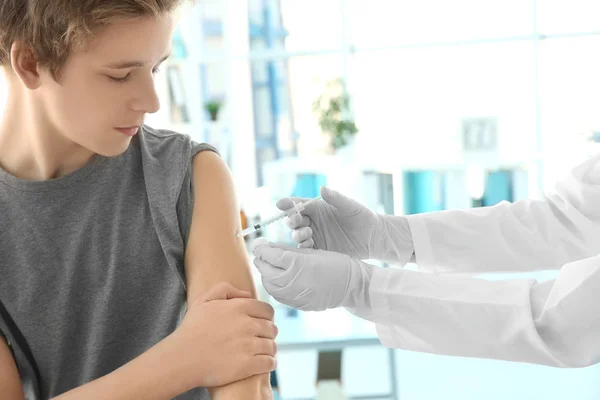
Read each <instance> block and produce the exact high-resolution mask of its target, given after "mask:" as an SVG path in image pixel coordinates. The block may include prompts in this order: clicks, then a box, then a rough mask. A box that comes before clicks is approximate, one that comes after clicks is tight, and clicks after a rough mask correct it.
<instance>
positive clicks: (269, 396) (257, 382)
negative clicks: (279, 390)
mask: <svg viewBox="0 0 600 400" xmlns="http://www.w3.org/2000/svg"><path fill="white" fill-rule="evenodd" d="M210 395H211V398H212V399H213V400H238V399H245V400H273V390H272V389H271V376H270V374H262V375H255V376H253V377H251V378H248V379H244V380H243V381H239V382H234V383H232V384H230V385H227V386H221V387H218V388H213V389H210Z"/></svg>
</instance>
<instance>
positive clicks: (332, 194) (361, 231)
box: [277, 187, 413, 265]
mask: <svg viewBox="0 0 600 400" xmlns="http://www.w3.org/2000/svg"><path fill="white" fill-rule="evenodd" d="M321 196H323V201H317V202H314V203H312V204H309V205H308V206H307V207H306V209H305V210H304V211H302V213H301V214H302V216H300V215H298V214H293V215H292V216H290V217H289V218H288V219H287V220H286V223H287V225H288V227H290V228H291V229H292V230H293V232H292V239H293V240H294V241H296V242H297V243H298V247H299V248H314V249H321V250H329V251H335V252H339V253H343V254H347V255H349V256H350V257H352V258H357V259H361V260H364V259H378V260H382V261H388V262H391V263H396V264H399V265H404V264H405V263H407V262H408V261H409V260H410V258H411V256H412V254H413V242H412V237H411V233H410V228H409V226H408V221H407V220H406V218H404V217H397V216H393V215H382V214H377V213H375V212H373V211H371V210H370V209H368V208H367V207H365V206H364V205H362V204H360V203H359V202H357V201H355V200H352V199H350V198H348V197H346V196H344V195H343V194H341V193H339V192H336V191H334V190H332V189H329V188H327V187H323V188H322V189H321ZM307 200H308V199H301V198H289V197H288V198H283V199H281V200H279V201H278V202H277V207H278V208H279V209H281V210H283V211H285V210H288V209H290V208H292V207H293V206H294V204H293V202H304V201H307Z"/></svg>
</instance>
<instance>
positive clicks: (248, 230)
mask: <svg viewBox="0 0 600 400" xmlns="http://www.w3.org/2000/svg"><path fill="white" fill-rule="evenodd" d="M321 199H322V197H321V196H318V197H315V198H314V199H310V200H308V201H305V202H304V203H295V202H293V204H294V207H292V208H290V209H289V210H286V211H282V212H281V213H279V214H277V215H275V216H274V217H271V218H269V219H267V220H264V221H261V222H259V223H257V224H254V225H252V226H250V227H248V228H246V229H244V230H243V231H241V232H240V233H238V234H237V237H244V236H247V235H249V234H251V233H254V232H256V231H259V230H261V229H262V228H264V227H265V226H268V225H271V224H272V223H274V222H277V221H279V220H280V219H283V218H285V217H288V216H290V215H292V214H295V213H298V214H299V213H300V212H301V211H304V210H305V209H306V206H308V205H309V204H311V203H313V202H315V201H317V200H321Z"/></svg>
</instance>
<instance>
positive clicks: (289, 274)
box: [253, 259, 297, 288]
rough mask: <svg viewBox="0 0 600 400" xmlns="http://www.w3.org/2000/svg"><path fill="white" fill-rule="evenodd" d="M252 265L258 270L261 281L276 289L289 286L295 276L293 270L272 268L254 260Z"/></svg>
mask: <svg viewBox="0 0 600 400" xmlns="http://www.w3.org/2000/svg"><path fill="white" fill-rule="evenodd" d="M253 262H254V265H255V266H256V268H257V269H258V270H259V272H260V274H261V276H262V279H263V281H268V282H270V283H271V284H272V285H275V286H276V287H278V288H285V287H287V286H289V285H290V283H291V282H292V281H293V280H294V278H295V276H296V273H297V272H296V271H295V270H294V269H293V268H288V269H287V270H286V269H282V268H277V267H274V266H272V265H271V264H269V263H268V262H266V261H262V260H259V259H255V260H254V261H253Z"/></svg>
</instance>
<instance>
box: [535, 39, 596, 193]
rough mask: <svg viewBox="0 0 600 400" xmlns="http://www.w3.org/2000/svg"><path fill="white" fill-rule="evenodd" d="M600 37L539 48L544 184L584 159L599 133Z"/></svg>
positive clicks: (547, 43) (548, 42) (550, 183)
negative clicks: (593, 136)
mask: <svg viewBox="0 0 600 400" xmlns="http://www.w3.org/2000/svg"><path fill="white" fill-rule="evenodd" d="M599 46H600V37H580V38H568V39H552V40H546V41H544V42H542V46H541V48H540V86H541V107H542V108H541V111H542V120H541V124H542V132H543V135H544V136H543V137H544V153H545V154H544V155H545V156H546V160H545V161H546V163H545V168H544V169H545V172H546V176H545V186H546V187H547V188H550V187H552V186H554V183H555V181H556V179H557V178H558V177H560V175H561V174H562V173H564V172H565V171H566V170H568V169H570V168H571V167H572V166H574V165H575V164H578V163H579V162H581V161H583V159H584V157H585V156H586V151H587V149H586V147H587V143H586V138H587V137H589V136H591V134H592V132H594V131H600V112H599V110H600V97H599V96H598V93H600V75H599V74H598V71H600V53H598V50H597V49H598V48H599Z"/></svg>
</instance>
